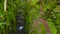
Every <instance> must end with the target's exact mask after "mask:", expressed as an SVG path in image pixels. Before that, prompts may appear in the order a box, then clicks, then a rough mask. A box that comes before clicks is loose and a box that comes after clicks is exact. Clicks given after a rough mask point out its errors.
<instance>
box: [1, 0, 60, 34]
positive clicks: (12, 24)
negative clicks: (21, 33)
mask: <svg viewBox="0 0 60 34" xmlns="http://www.w3.org/2000/svg"><path fill="white" fill-rule="evenodd" d="M19 10H20V11H21V12H22V13H23V14H24V18H25V30H26V32H28V34H60V5H59V2H58V0H7V9H6V12H5V11H4V0H0V34H8V33H9V32H10V31H12V30H13V31H14V32H16V30H17V29H16V24H17V19H16V17H17V13H18V11H19ZM14 34H16V33H14Z"/></svg>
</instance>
